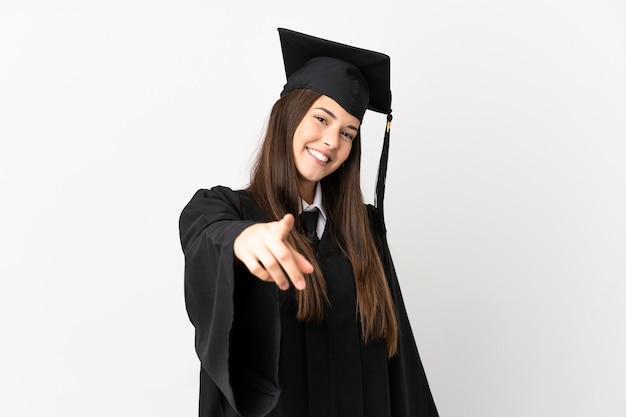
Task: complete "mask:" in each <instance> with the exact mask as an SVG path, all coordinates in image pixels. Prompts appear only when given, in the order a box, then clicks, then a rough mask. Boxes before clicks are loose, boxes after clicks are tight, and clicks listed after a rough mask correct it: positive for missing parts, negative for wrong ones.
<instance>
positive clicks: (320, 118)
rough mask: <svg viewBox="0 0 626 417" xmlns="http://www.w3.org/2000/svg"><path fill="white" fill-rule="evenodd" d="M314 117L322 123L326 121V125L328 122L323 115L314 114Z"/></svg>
mask: <svg viewBox="0 0 626 417" xmlns="http://www.w3.org/2000/svg"><path fill="white" fill-rule="evenodd" d="M313 117H315V118H316V119H317V121H318V122H320V123H324V124H325V125H326V124H328V121H327V120H326V119H324V118H323V117H322V116H313Z"/></svg>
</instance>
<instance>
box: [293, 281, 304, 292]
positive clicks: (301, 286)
mask: <svg viewBox="0 0 626 417" xmlns="http://www.w3.org/2000/svg"><path fill="white" fill-rule="evenodd" d="M294 285H295V286H296V288H297V289H299V290H303V289H304V287H306V284H305V282H304V280H303V279H301V280H300V281H297V282H296V283H295V284H294Z"/></svg>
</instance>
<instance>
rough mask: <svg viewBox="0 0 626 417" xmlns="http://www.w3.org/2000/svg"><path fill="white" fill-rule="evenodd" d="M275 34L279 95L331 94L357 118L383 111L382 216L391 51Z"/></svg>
mask: <svg viewBox="0 0 626 417" xmlns="http://www.w3.org/2000/svg"><path fill="white" fill-rule="evenodd" d="M278 34H279V37H280V43H281V47H282V52H283V61H284V63H285V73H286V75H287V83H286V84H285V86H284V88H283V91H282V93H281V94H280V95H281V96H283V95H284V94H285V93H287V92H289V91H292V90H295V89H298V88H307V89H309V90H313V91H316V92H318V93H320V94H323V95H325V96H328V97H330V98H332V99H333V100H335V101H336V102H337V103H339V105H340V106H341V107H343V108H344V109H345V110H346V111H347V112H348V113H350V114H352V115H353V116H354V117H356V118H357V119H359V120H360V121H362V120H363V115H364V114H365V111H366V110H367V109H370V110H373V111H375V112H378V113H384V114H386V115H387V126H386V128H385V137H384V141H383V148H382V152H381V156H380V163H379V166H378V180H377V183H376V207H377V208H378V210H379V212H380V216H381V219H382V218H383V198H384V194H385V178H386V174H387V159H388V155H389V130H390V128H391V118H392V117H391V88H390V81H389V80H390V72H391V71H390V59H389V56H387V55H385V54H382V53H380V52H374V51H370V50H367V49H362V48H357V47H354V46H350V45H345V44H341V43H338V42H333V41H330V40H326V39H322V38H318V37H315V36H310V35H306V34H304V33H299V32H295V31H292V30H289V29H284V28H279V29H278Z"/></svg>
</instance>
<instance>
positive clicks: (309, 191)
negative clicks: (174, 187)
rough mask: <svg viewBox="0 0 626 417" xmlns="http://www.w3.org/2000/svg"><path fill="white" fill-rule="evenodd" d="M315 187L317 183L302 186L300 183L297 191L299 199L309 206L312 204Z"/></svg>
mask: <svg viewBox="0 0 626 417" xmlns="http://www.w3.org/2000/svg"><path fill="white" fill-rule="evenodd" d="M316 185H317V183H315V182H314V183H306V184H302V182H301V183H300V186H299V187H298V188H299V191H300V197H301V198H302V199H303V200H304V201H306V202H307V203H309V204H312V203H313V200H314V199H315V186H316Z"/></svg>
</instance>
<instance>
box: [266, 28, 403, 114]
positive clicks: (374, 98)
mask: <svg viewBox="0 0 626 417" xmlns="http://www.w3.org/2000/svg"><path fill="white" fill-rule="evenodd" d="M278 34H279V36H280V43H281V46H282V50H283V60H284V62H285V73H286V74H287V84H285V87H284V89H283V92H282V93H281V96H282V95H283V94H285V93H286V92H288V91H291V90H294V89H296V88H308V89H310V90H314V91H317V92H318V93H322V94H324V95H325V96H328V97H330V98H332V99H333V100H335V101H336V102H337V103H339V104H340V105H341V107H343V108H344V109H346V111H347V112H348V113H350V114H352V115H353V116H354V117H356V118H357V119H359V120H363V114H364V113H365V110H366V109H370V110H373V111H376V112H379V113H384V114H389V113H391V90H390V87H389V78H390V77H389V74H390V69H389V57H388V56H387V55H385V54H381V53H380V52H374V51H369V50H367V49H361V48H356V47H354V46H349V45H344V44H341V43H337V42H333V41H328V40H325V39H321V38H316V37H314V36H309V35H305V34H303V33H299V32H294V31H292V30H288V29H282V28H281V29H278Z"/></svg>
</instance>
